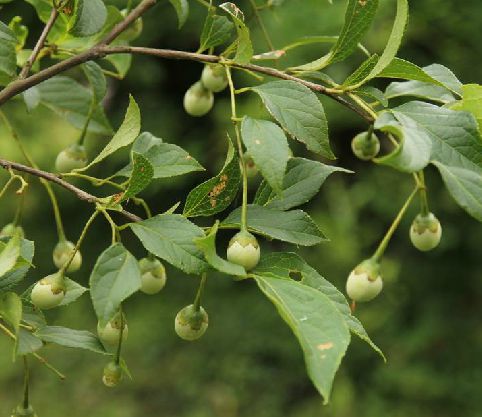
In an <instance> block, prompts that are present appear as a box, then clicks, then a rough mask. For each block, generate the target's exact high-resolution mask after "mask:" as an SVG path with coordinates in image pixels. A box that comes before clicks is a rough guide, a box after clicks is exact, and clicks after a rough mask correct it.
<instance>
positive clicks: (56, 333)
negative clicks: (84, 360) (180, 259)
mask: <svg viewBox="0 0 482 417" xmlns="http://www.w3.org/2000/svg"><path fill="white" fill-rule="evenodd" d="M35 336H37V337H38V338H40V339H41V340H43V341H44V342H47V343H55V344H57V345H60V346H66V347H70V348H77V349H86V350H90V351H92V352H95V353H103V354H106V351H105V349H104V347H103V346H102V343H101V342H100V340H99V339H98V338H97V336H95V335H94V334H92V333H91V332H88V331H86V330H73V329H68V328H67V327H60V326H45V327H42V328H40V329H38V330H37V331H36V332H35Z"/></svg>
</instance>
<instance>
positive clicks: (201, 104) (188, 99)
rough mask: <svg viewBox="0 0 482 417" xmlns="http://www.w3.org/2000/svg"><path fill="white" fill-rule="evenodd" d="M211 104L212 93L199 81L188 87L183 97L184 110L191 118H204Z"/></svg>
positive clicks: (212, 100)
mask: <svg viewBox="0 0 482 417" xmlns="http://www.w3.org/2000/svg"><path fill="white" fill-rule="evenodd" d="M213 104H214V96H213V93H212V91H211V90H208V89H207V88H205V87H204V86H203V85H202V83H201V82H200V81H198V82H196V83H194V84H193V85H192V86H191V87H189V89H188V90H187V91H186V94H185V95H184V109H185V110H186V113H188V114H190V115H191V116H195V117H199V116H204V115H205V114H206V113H208V112H209V110H211V108H212V107H213Z"/></svg>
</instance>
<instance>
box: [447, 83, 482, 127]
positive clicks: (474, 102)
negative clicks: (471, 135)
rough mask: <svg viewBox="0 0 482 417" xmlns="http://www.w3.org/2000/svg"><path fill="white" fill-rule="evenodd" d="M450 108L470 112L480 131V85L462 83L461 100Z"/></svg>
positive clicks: (481, 118)
mask: <svg viewBox="0 0 482 417" xmlns="http://www.w3.org/2000/svg"><path fill="white" fill-rule="evenodd" d="M451 108H452V109H453V110H465V111H468V112H470V113H472V114H473V115H474V117H475V118H476V119H477V122H478V124H479V131H480V132H482V85H478V84H466V85H464V86H463V87H462V100H461V101H459V102H457V103H456V104H455V105H453V106H452V107H451Z"/></svg>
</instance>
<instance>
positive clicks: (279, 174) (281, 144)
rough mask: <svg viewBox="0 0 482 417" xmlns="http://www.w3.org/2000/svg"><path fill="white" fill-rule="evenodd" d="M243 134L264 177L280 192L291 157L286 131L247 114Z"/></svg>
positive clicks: (242, 125) (242, 126)
mask: <svg viewBox="0 0 482 417" xmlns="http://www.w3.org/2000/svg"><path fill="white" fill-rule="evenodd" d="M241 136H242V138H243V142H244V144H245V145H246V148H247V149H248V152H249V154H250V156H251V157H252V158H253V161H254V163H255V164H256V166H257V167H258V168H259V170H260V171H261V173H262V174H263V177H264V178H265V179H266V181H268V184H269V185H270V186H271V187H272V188H273V189H274V190H275V191H276V192H278V193H280V192H281V190H282V188H283V177H284V174H285V171H286V165H287V163H288V159H289V158H290V149H289V147H288V141H287V139H286V136H285V134H284V132H283V131H282V130H281V129H280V128H279V126H277V125H275V124H274V123H272V122H269V121H267V120H259V119H252V118H251V117H248V116H245V117H244V118H243V122H242V124H241Z"/></svg>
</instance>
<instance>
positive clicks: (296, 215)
mask: <svg viewBox="0 0 482 417" xmlns="http://www.w3.org/2000/svg"><path fill="white" fill-rule="evenodd" d="M240 227H241V207H239V208H237V209H236V210H234V211H233V212H232V213H231V214H230V215H229V216H228V217H227V218H226V219H225V220H224V221H223V222H222V223H221V228H228V229H239V228H240ZM248 229H249V230H251V231H252V232H254V233H258V234H260V235H263V236H266V237H268V238H272V239H278V240H282V241H285V242H289V243H293V244H295V245H301V246H313V245H316V244H318V243H320V242H322V241H324V240H326V238H325V236H324V235H323V233H322V232H321V231H320V229H319V228H318V226H317V225H316V223H315V222H314V221H313V219H312V218H311V217H310V216H308V214H306V213H305V212H304V211H302V210H291V211H282V210H278V209H274V208H269V207H263V206H257V205H254V204H250V205H248Z"/></svg>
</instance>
